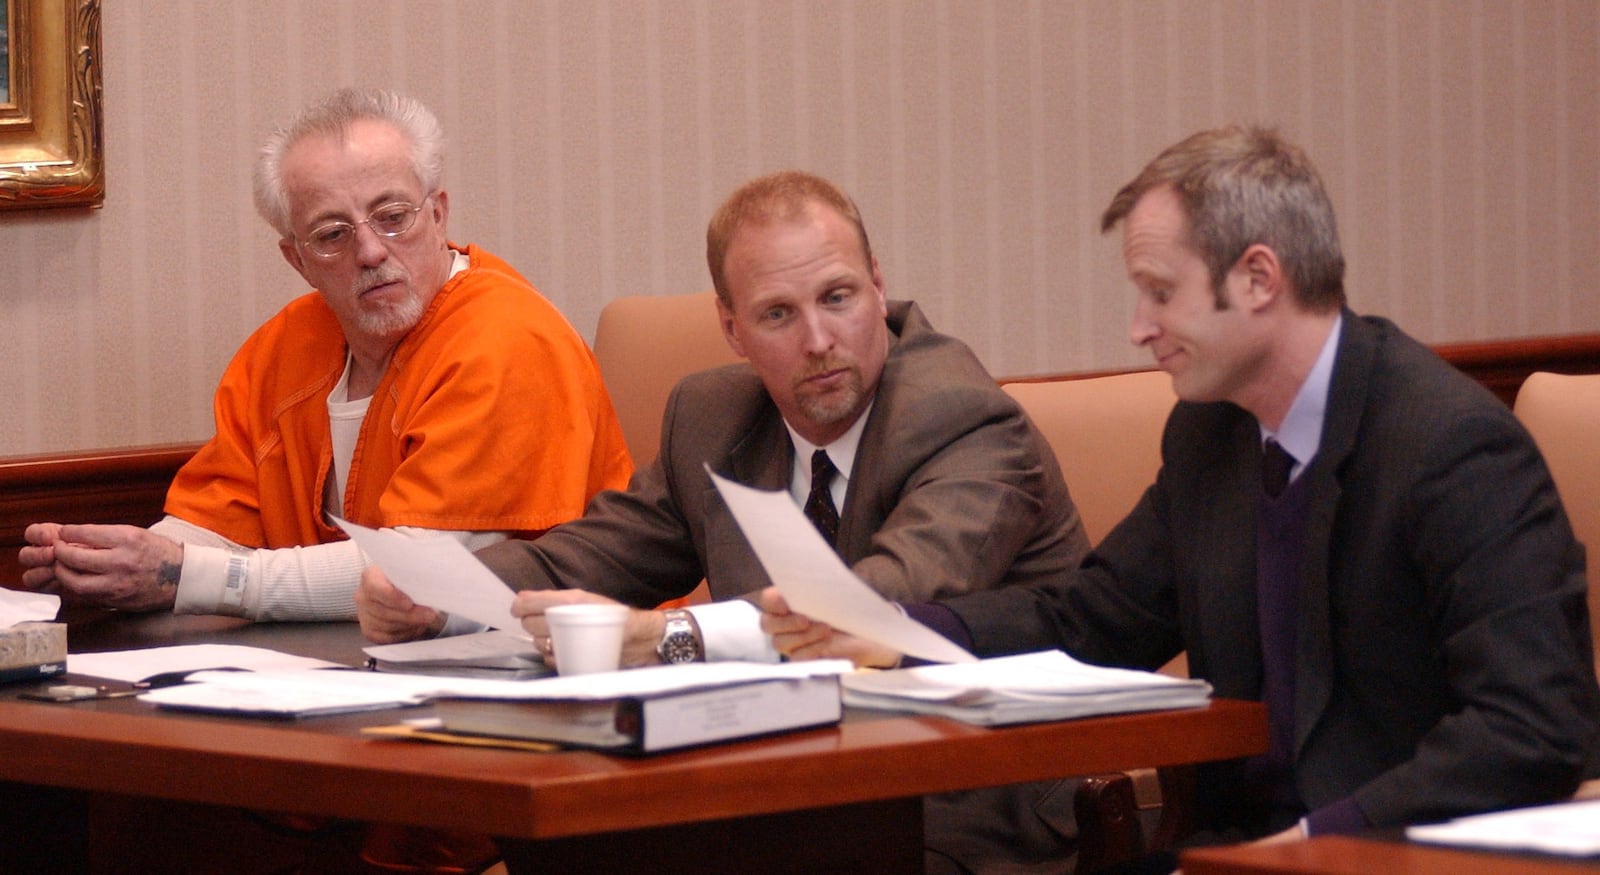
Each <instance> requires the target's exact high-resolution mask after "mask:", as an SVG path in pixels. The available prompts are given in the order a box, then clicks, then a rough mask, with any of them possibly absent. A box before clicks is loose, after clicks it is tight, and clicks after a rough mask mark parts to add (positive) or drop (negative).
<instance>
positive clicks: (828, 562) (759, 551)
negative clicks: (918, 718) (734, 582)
mask: <svg viewBox="0 0 1600 875" xmlns="http://www.w3.org/2000/svg"><path fill="white" fill-rule="evenodd" d="M706 473H708V474H710V475H711V480H712V482H713V483H715V484H716V485H717V491H718V492H720V493H722V500H723V501H725V502H727V504H728V509H729V510H730V511H732V512H733V518H734V519H735V520H737V521H738V522H739V529H740V530H741V531H743V532H744V536H745V538H746V539H747V540H749V541H750V546H751V547H752V548H753V549H754V550H755V553H756V558H758V559H760V560H761V567H762V568H765V569H766V571H767V576H768V577H770V578H772V583H773V585H775V586H776V587H777V588H778V591H779V592H781V593H783V597H784V599H785V600H786V601H788V602H789V606H790V607H791V608H793V609H795V610H796V611H799V612H800V613H802V614H806V615H808V616H810V617H812V618H814V619H817V620H821V621H822V622H824V623H827V624H828V625H830V626H832V627H834V628H835V629H839V630H841V631H844V632H848V633H850V634H851V635H855V636H856V637H858V638H865V639H867V640H869V641H875V642H877V643H879V644H882V645H884V646H886V647H892V648H894V649H895V650H898V651H900V652H901V653H905V654H908V655H910V656H915V657H917V658H918V659H926V660H928V661H930V662H973V661H974V660H975V657H974V656H973V655H972V654H970V653H968V652H967V651H965V650H963V649H962V648H961V647H959V646H957V645H956V644H955V643H954V642H952V641H950V639H948V638H946V637H944V636H943V635H940V634H939V633H937V632H935V631H933V630H932V629H929V628H928V627H927V626H924V625H922V624H921V623H918V622H917V621H916V620H913V619H911V618H910V617H907V616H906V615H905V614H904V613H903V612H902V611H901V610H900V609H899V608H897V607H895V606H894V605H893V604H890V603H889V602H888V601H885V600H884V598H883V596H880V595H878V593H877V592H875V591H874V590H873V589H872V588H871V587H869V586H867V584H866V583H865V582H863V581H862V580H861V578H859V577H857V576H856V575H855V573H854V572H852V571H851V570H850V569H849V568H847V567H845V564H844V561H843V560H841V559H840V558H839V554H838V553H835V552H834V551H833V548H832V547H829V546H828V544H827V542H826V541H824V540H822V536H821V535H819V534H817V530H816V528H815V527H814V526H812V525H811V523H810V521H809V520H807V519H806V517H805V514H803V513H801V512H800V508H798V507H796V506H795V503H794V501H793V500H791V499H790V498H789V494H788V493H787V492H764V491H762V490H759V489H752V488H750V487H748V486H745V485H743V484H741V483H735V482H733V481H732V480H729V479H727V478H725V477H721V476H719V475H717V473H716V472H714V471H712V470H711V469H710V467H709V466H708V467H707V468H706Z"/></svg>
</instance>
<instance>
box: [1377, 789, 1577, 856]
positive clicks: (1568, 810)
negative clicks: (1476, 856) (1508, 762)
mask: <svg viewBox="0 0 1600 875" xmlns="http://www.w3.org/2000/svg"><path fill="white" fill-rule="evenodd" d="M1406 838H1408V839H1411V840H1412V841H1418V842H1432V843H1437V844H1445V845H1463V846H1466V847H1474V848H1495V849H1498V850H1505V851H1541V852H1543V853H1546V854H1566V855H1568V856H1574V857H1586V856H1595V855H1600V799H1591V800H1587V801H1584V802H1564V803H1561V804H1560V805H1542V806H1539V807H1537V808H1519V809H1516V810H1514V811H1497V812H1494V813H1493V814H1477V815H1473V816H1472V817H1458V818H1456V819H1455V820H1452V821H1449V822H1448V823H1439V824H1433V825H1430V826H1413V827H1409V828H1408V829H1406Z"/></svg>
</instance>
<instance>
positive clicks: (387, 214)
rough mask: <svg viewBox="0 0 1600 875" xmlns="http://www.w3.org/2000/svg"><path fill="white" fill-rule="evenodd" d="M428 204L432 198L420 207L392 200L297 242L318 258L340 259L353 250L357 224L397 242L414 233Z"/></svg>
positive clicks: (314, 230)
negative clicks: (408, 232)
mask: <svg viewBox="0 0 1600 875" xmlns="http://www.w3.org/2000/svg"><path fill="white" fill-rule="evenodd" d="M432 196H433V195H429V196H428V197H432ZM427 204H428V198H423V199H422V203H420V204H413V203H410V202H409V201H390V202H389V203H386V204H382V205H380V206H378V207H377V208H376V209H374V210H373V211H372V212H370V213H368V214H367V217H366V218H365V219H362V220H360V221H358V222H355V223H351V222H345V221H337V222H325V223H323V224H321V225H318V226H317V227H315V228H312V229H311V231H310V233H308V234H307V235H306V239H304V240H300V241H297V242H298V243H299V244H300V245H301V246H303V247H305V249H306V251H308V252H310V253H311V254H312V255H315V256H317V257H318V258H338V257H339V256H341V255H343V254H345V253H346V252H347V251H349V249H350V244H352V243H354V242H355V239H356V225H366V226H367V227H368V228H371V229H372V233H374V234H377V235H378V236H379V237H388V238H390V239H393V238H395V237H399V236H400V235H401V234H404V233H405V232H407V231H409V230H411V227H412V226H413V225H415V224H416V223H417V213H420V212H422V208H423V207H425V206H427Z"/></svg>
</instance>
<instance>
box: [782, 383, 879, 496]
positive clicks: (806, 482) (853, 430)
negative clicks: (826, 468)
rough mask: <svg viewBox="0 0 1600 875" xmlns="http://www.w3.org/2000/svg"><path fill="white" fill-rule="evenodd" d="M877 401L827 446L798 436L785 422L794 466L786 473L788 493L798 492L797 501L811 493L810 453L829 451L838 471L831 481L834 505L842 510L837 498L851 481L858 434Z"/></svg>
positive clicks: (863, 429)
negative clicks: (792, 451)
mask: <svg viewBox="0 0 1600 875" xmlns="http://www.w3.org/2000/svg"><path fill="white" fill-rule="evenodd" d="M874 403H876V400H874V401H872V402H869V403H868V404H867V409H865V410H863V411H861V415H860V416H858V417H856V421H855V422H853V423H851V424H850V428H849V430H847V431H846V432H845V433H844V434H842V435H840V436H839V439H838V440H836V441H834V442H833V443H831V444H828V445H827V446H826V447H818V446H817V445H816V444H814V443H812V442H810V441H808V440H806V439H805V438H803V437H801V436H800V433H799V432H797V431H795V430H794V427H793V426H791V425H789V421H788V420H784V422H783V427H784V428H786V429H788V430H789V440H791V441H793V442H794V467H793V468H792V469H791V470H790V472H789V491H790V492H793V491H794V490H795V489H799V490H800V493H799V495H800V501H802V502H804V501H805V496H806V495H807V493H809V492H810V491H811V454H812V453H813V452H816V451H817V450H819V449H825V450H827V451H828V459H829V460H830V461H832V462H833V467H835V468H838V469H839V476H838V477H835V478H834V479H833V488H832V489H831V490H830V491H832V492H833V494H834V503H835V504H837V505H838V506H839V507H844V505H843V504H842V503H841V502H840V499H841V498H842V497H843V495H844V490H845V484H847V483H848V482H849V481H850V472H851V470H852V469H853V468H854V467H855V464H856V448H857V447H859V446H861V433H862V432H863V431H865V430H866V427H867V417H869V416H871V415H872V405H873V404H874Z"/></svg>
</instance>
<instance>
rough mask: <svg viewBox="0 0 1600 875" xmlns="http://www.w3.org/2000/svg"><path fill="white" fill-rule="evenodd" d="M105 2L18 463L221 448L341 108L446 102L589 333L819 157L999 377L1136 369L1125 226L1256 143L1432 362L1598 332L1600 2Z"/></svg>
mask: <svg viewBox="0 0 1600 875" xmlns="http://www.w3.org/2000/svg"><path fill="white" fill-rule="evenodd" d="M104 4H105V5H104V21H103V28H102V39H103V41H104V65H103V66H104V70H105V116H106V136H105V140H106V150H107V152H106V160H107V186H108V194H107V198H106V204H105V207H104V209H101V210H98V211H93V212H75V211H39V212H26V213H16V212H11V213H0V326H3V330H0V401H3V402H4V404H5V408H4V410H5V412H4V414H3V415H0V455H14V454H31V453H42V452H57V451H66V450H75V449H90V448H96V447H103V446H117V445H128V444H145V443H156V442H166V441H187V440H198V439H201V438H204V437H206V436H208V435H209V434H210V432H211V421H210V406H209V403H210V394H211V390H212V388H213V386H214V384H215V381H216V379H217V377H218V375H219V374H220V372H221V370H222V368H223V366H224V365H225V364H226V362H227V359H228V357H229V355H230V354H231V353H232V351H233V350H234V349H235V348H236V347H237V345H238V344H239V343H240V341H242V340H243V338H244V337H245V335H246V334H247V333H248V332H249V331H250V330H251V328H252V327H254V326H255V325H256V324H258V323H259V322H260V321H262V320H263V319H265V318H266V317H267V316H269V315H270V314H271V313H272V312H274V311H275V310H276V309H277V308H278V307H280V306H282V304H283V303H284V302H285V301H287V300H288V299H289V298H291V297H292V296H294V295H296V294H299V293H301V292H302V291H303V290H304V289H303V285H302V283H301V281H300V280H299V278H298V277H297V276H296V275H295V274H294V273H293V272H292V271H291V270H290V269H289V268H288V267H287V266H286V265H285V264H284V263H283V262H282V260H281V258H280V257H279V255H278V253H277V249H276V245H275V240H274V238H273V235H272V233H271V232H270V231H269V230H268V228H267V227H266V225H265V224H264V223H262V222H261V221H260V220H259V219H258V218H257V217H256V216H255V214H254V213H253V211H252V209H251V206H250V198H249V190H248V185H249V184H248V176H249V166H250V160H251V153H252V152H253V150H254V148H255V146H256V145H257V143H258V141H259V140H260V139H261V137H262V136H263V135H264V134H265V133H266V131H267V130H268V129H269V127H270V126H271V125H272V124H273V123H274V122H275V121H278V120H281V119H283V118H285V117H286V116H287V115H289V114H290V113H292V111H293V110H294V109H295V108H296V107H297V106H298V105H300V104H301V103H302V102H304V101H307V100H309V99H311V98H313V97H316V96H319V95H321V94H323V93H325V92H326V91H328V90H330V89H332V88H334V87H337V86H339V85H344V84H360V85H380V86H386V87H393V88H397V89H400V90H404V91H408V92H411V93H413V94H416V95H417V96H419V97H421V98H422V99H423V100H425V101H426V102H428V103H429V104H430V105H431V106H433V107H434V108H435V110H436V111H437V112H438V113H439V115H440V117H441V119H442V120H443V122H444V124H445V127H446V131H447V133H448V134H449V137H450V146H449V153H448V166H447V171H446V185H447V187H448V188H449V189H450V192H451V197H452V201H451V204H452V213H451V226H452V230H451V236H452V237H453V238H455V239H457V240H460V241H473V242H477V243H481V244H483V245H485V246H486V247H488V248H490V249H491V250H493V251H495V252H497V253H498V254H500V255H502V256H505V257H506V258H508V259H510V260H511V261H512V262H513V263H514V264H516V265H517V266H518V267H519V268H521V269H522V271H523V272H524V273H526V274H527V275H528V276H529V277H530V278H532V279H533V280H534V282H535V283H536V284H538V285H539V286H540V288H541V289H542V290H543V291H544V292H545V294H546V295H547V296H548V297H550V298H551V299H552V300H553V301H554V302H555V303H556V304H557V305H558V306H559V307H561V308H562V310H563V311H564V312H566V313H567V314H568V317H569V318H570V319H571V320H572V322H573V324H574V325H575V326H576V327H577V328H578V329H579V331H581V332H582V333H583V334H584V335H585V336H592V335H593V330H594V324H595V320H596V318H597V316H598V313H599V311H600V308H601V306H602V305H604V303H605V302H606V301H607V300H609V299H611V298H613V297H616V296H618V295H625V294H669V293H676V292H685V291H693V290H699V289H703V288H706V287H708V286H709V280H708V278H707V276H706V272H705V266H704V256H703V247H704V237H703V233H704V224H705V221H706V219H707V218H708V217H709V215H710V213H711V211H712V210H713V209H714V208H715V206H716V204H717V203H718V202H719V201H720V199H721V198H722V196H723V195H725V194H726V193H727V192H728V191H729V190H730V189H731V188H732V187H734V186H735V185H737V184H738V183H739V182H741V181H743V180H744V179H745V178H747V177H750V176H752V175H755V174H758V173H761V172H765V171H768V170H772V169H777V168H781V167H788V166H799V167H804V168H808V169H811V170H814V171H817V172H820V173H822V174H823V175H826V176H829V177H831V178H833V179H835V180H837V181H838V182H840V183H841V184H842V185H843V186H845V187H846V188H847V189H848V190H849V191H851V192H852V193H853V194H854V195H855V196H856V199H857V200H858V202H859V203H860V205H861V208H862V211H863V213H864V215H865V217H866V220H867V225H868V230H869V232H870V233H871V235H872V237H873V245H874V249H875V250H876V251H877V253H878V255H879V257H880V259H881V261H882V263H883V267H884V271H885V274H886V277H887V280H888V283H889V286H890V292H891V294H892V295H895V296H899V297H910V298H915V299H917V300H919V301H921V302H922V304H923V305H924V307H925V309H926V310H927V311H928V313H929V315H930V316H931V317H932V318H933V320H934V321H935V324H937V325H939V326H941V327H943V328H945V329H947V330H949V331H951V332H952V333H955V334H957V335H959V336H961V337H963V338H964V339H966V340H967V341H968V342H969V343H970V344H971V345H972V346H973V347H974V349H976V350H977V352H978V354H979V355H980V356H981V357H982V358H983V360H984V361H985V363H986V364H988V366H989V368H990V369H991V370H992V371H993V372H995V373H996V374H997V375H1016V374H1025V373H1043V372H1056V371H1074V370H1087V369H1100V368H1115V367H1124V366H1133V365H1139V364H1143V363H1144V362H1145V358H1144V356H1143V355H1142V354H1141V353H1140V352H1139V351H1138V350H1135V349H1133V348H1131V347H1130V346H1129V345H1128V343H1127V341H1126V320H1127V317H1128V315H1129V312H1130V305H1131V291H1130V289H1129V286H1128V285H1127V283H1126V282H1125V280H1124V279H1123V276H1122V269H1121V264H1120V259H1119V257H1118V252H1117V244H1116V240H1115V239H1114V238H1110V239H1108V238H1102V237H1100V236H1099V235H1098V234H1097V233H1096V219H1097V217H1098V214H1099V212H1100V210H1101V209H1102V208H1103V207H1104V205H1105V203H1106V201H1107V200H1108V199H1109V198H1110V196H1111V194H1112V192H1114V191H1115V189H1116V188H1117V187H1118V186H1119V185H1120V184H1122V183H1123V182H1125V181H1126V180H1127V179H1128V178H1130V177H1131V176H1132V175H1133V174H1134V173H1135V172H1136V171H1137V170H1138V168H1139V167H1140V166H1141V165H1142V164H1143V163H1144V162H1145V161H1146V160H1148V159H1149V158H1150V157H1151V156H1153V155H1154V154H1155V152H1156V151H1158V150H1159V149H1160V148H1161V147H1163V146H1165V145H1167V144H1169V143H1171V142H1173V141H1175V140H1177V139H1178V138H1180V137H1182V136H1183V135H1185V134H1187V133H1189V132H1191V131H1192V130H1195V129H1197V128H1200V127H1206V126H1212V125H1215V124H1219V123H1222V122H1226V121H1230V120H1243V121H1258V122H1264V123H1269V124H1272V125H1275V126H1278V127H1280V128H1282V129H1283V130H1284V131H1285V132H1286V133H1287V134H1288V135H1289V136H1290V137H1291V138H1293V139H1295V140H1297V141H1299V142H1301V143H1302V144H1303V145H1305V146H1306V147H1307V148H1308V149H1309V151H1310V152H1311V154H1312V156H1313V158H1315V159H1316V160H1317V161H1318V163H1319V165H1320V167H1321V169H1322V171H1323V174H1324V176H1325V177H1326V178H1327V182H1328V184H1329V187H1330V189H1331V191H1332V194H1333V198H1334V201H1335V204H1336V206H1337V208H1338V210H1339V215H1340V218H1341V221H1342V231H1343V235H1344V243H1345V248H1346V254H1347V257H1348V260H1349V262H1350V291H1351V296H1352V301H1353V303H1354V305H1355V307H1356V309H1358V310H1360V311H1363V312H1376V313H1382V314H1385V315H1389V316H1391V317H1393V318H1395V319H1397V320H1398V321H1399V322H1400V323H1401V324H1402V325H1404V326H1406V327H1407V328H1409V329H1410V330H1411V331H1412V332H1413V333H1414V334H1416V335H1418V336H1419V337H1421V338H1422V339H1424V340H1426V341H1430V342H1443V341H1459V340H1475V339H1490V338H1505V337H1520V336H1529V335H1543V334H1560V333H1570V332H1583V331H1595V330H1600V257H1597V256H1600V245H1597V244H1600V4H1597V3H1594V2H1592V0H1573V2H1559V0H1526V2H1515V0H1483V2H1471V0H1344V2H1289V0H1214V2H1176V0H1169V2H1143V0H1140V2H1133V0H1129V2H1094V3H1091V2H1053V0H990V2H978V0H862V2H845V0H799V2H790V0H782V2H779V0H738V2H735V0H614V2H605V0H578V2H533V0H460V2H448V0H404V2H402V0H252V2H224V0H210V2H202V0H104Z"/></svg>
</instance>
